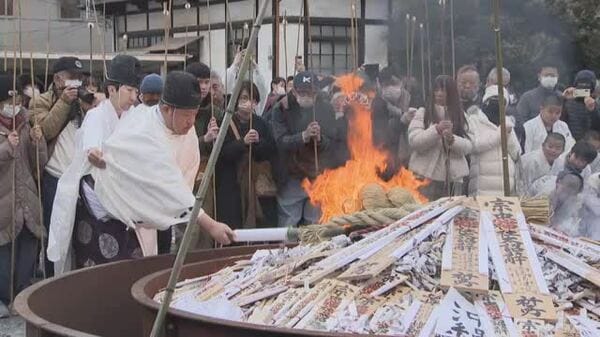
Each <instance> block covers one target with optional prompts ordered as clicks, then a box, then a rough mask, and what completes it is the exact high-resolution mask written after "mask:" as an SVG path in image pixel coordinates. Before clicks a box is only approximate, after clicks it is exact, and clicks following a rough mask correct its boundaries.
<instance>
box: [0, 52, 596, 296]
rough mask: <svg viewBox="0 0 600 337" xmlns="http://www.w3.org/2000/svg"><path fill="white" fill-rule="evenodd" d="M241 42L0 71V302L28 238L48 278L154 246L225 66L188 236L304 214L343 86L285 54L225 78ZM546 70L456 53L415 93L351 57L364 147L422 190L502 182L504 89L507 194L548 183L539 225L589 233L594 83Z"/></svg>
mask: <svg viewBox="0 0 600 337" xmlns="http://www.w3.org/2000/svg"><path fill="white" fill-rule="evenodd" d="M243 57H244V52H243V51H242V52H240V53H239V54H238V55H237V56H236V58H235V60H234V62H233V64H232V65H231V67H229V68H228V69H227V71H226V74H225V75H224V76H223V77H221V76H220V75H219V74H218V72H216V71H215V70H214V69H210V68H209V67H208V66H207V65H205V64H203V63H199V62H198V63H193V64H189V65H187V67H186V69H185V71H172V72H170V73H169V74H168V75H167V77H166V78H165V79H164V81H163V78H161V77H160V76H159V75H157V74H142V70H141V65H140V62H139V61H138V60H137V59H136V58H135V57H133V56H130V55H118V56H116V57H115V58H114V59H113V60H112V61H111V62H110V64H109V66H108V69H107V74H106V78H105V79H104V82H103V83H101V84H99V83H97V82H96V81H95V80H94V79H93V78H92V77H91V76H90V74H86V73H85V72H84V70H83V69H82V66H81V62H80V61H79V60H78V59H77V58H75V57H63V58H61V59H59V60H57V62H55V64H54V67H53V81H52V83H51V85H50V86H49V87H48V88H47V90H46V91H45V92H43V93H40V90H41V89H42V88H41V87H40V86H39V85H37V84H36V83H31V82H30V81H27V80H26V79H27V76H25V77H23V78H20V79H18V81H16V82H14V83H13V80H14V79H13V78H12V76H11V75H8V74H0V180H1V181H2V184H0V189H1V190H2V191H1V193H0V205H1V207H2V209H3V210H14V211H13V212H10V211H7V212H4V211H3V212H2V213H1V214H0V300H1V301H2V302H4V303H8V301H9V299H10V298H9V296H10V289H9V286H10V285H11V284H12V283H11V282H9V280H10V278H11V277H13V280H14V287H15V290H16V291H17V292H18V291H19V290H21V289H23V288H24V287H25V286H27V285H28V283H29V281H30V279H31V276H32V275H33V274H34V269H35V267H34V266H35V264H36V259H37V256H38V249H39V248H38V246H40V245H39V240H40V239H42V238H46V240H47V241H46V246H47V253H48V254H47V256H48V259H47V260H46V263H45V266H46V270H45V272H46V273H47V275H52V274H53V273H62V272H64V271H66V270H69V269H73V268H81V267H87V266H93V265H96V264H100V263H106V262H111V261H116V260H120V259H125V258H135V257H141V256H150V255H155V254H161V253H168V252H170V251H171V250H172V248H173V246H174V245H176V243H177V237H178V236H179V235H180V234H181V226H183V224H185V223H187V222H188V220H189V217H190V216H191V213H192V206H193V204H194V200H195V198H194V192H195V191H196V190H197V188H198V186H199V183H200V181H201V179H202V176H203V173H204V171H205V169H206V164H207V161H208V158H209V156H210V154H211V151H212V148H213V145H214V142H215V140H216V138H217V135H218V134H219V131H220V125H221V122H222V120H223V116H224V114H225V111H226V106H227V104H228V103H229V100H230V97H231V94H232V90H233V87H234V84H235V82H236V81H238V80H241V81H243V82H242V84H241V90H240V92H239V96H238V97H237V98H236V101H235V104H233V107H234V111H233V118H232V122H231V124H230V126H229V128H228V129H227V130H226V135H225V140H224V143H223V147H222V149H221V151H220V153H219V155H218V160H217V163H216V169H215V175H214V178H213V179H214V180H213V181H212V183H211V184H210V188H209V191H208V193H207V196H206V199H205V202H204V207H203V208H204V211H201V212H200V214H199V216H198V217H197V219H195V222H196V223H197V224H198V225H199V227H200V228H201V230H202V231H203V233H204V235H201V236H200V239H199V241H198V243H197V247H203V248H208V247H212V246H213V245H214V242H216V243H220V244H229V243H230V242H231V241H232V239H233V236H234V234H233V232H232V230H231V229H232V228H233V229H236V228H254V227H260V226H268V227H274V226H281V227H287V226H299V225H303V224H311V223H316V222H317V221H318V219H319V217H320V212H319V207H318V205H313V204H312V203H311V202H310V200H309V197H308V195H307V193H306V191H305V190H304V189H303V187H302V181H303V180H305V179H309V180H311V179H314V178H316V177H317V176H318V175H319V174H320V173H322V172H323V171H324V170H326V169H333V168H336V167H340V166H343V165H344V163H345V162H346V161H347V160H349V159H350V152H349V149H348V144H347V135H348V130H351V128H352V127H353V126H352V124H351V123H350V121H351V120H352V114H353V113H354V112H353V111H352V110H353V105H352V104H351V101H352V99H351V98H350V97H347V96H346V95H345V94H344V93H343V91H342V90H340V88H339V87H338V86H337V85H336V82H335V79H334V78H333V77H330V76H321V75H319V74H315V73H313V72H311V71H307V70H305V69H303V67H302V65H301V64H298V65H297V74H296V75H295V76H293V77H289V78H280V77H277V78H274V79H273V80H272V81H271V84H270V88H269V87H268V86H267V85H266V84H265V83H266V82H265V80H264V77H263V76H262V75H261V73H260V71H259V70H258V67H256V66H254V67H252V69H253V70H252V72H251V74H250V76H248V75H245V77H244V78H240V77H241V75H242V74H240V73H239V70H240V65H241V62H242V59H243ZM558 73H559V71H558V69H557V68H556V67H555V66H552V65H544V66H542V67H541V68H540V70H539V74H538V76H539V78H538V80H539V86H538V87H536V88H533V89H531V90H529V91H527V92H525V93H523V94H522V95H519V93H516V92H514V90H512V86H511V84H510V83H511V82H510V81H511V80H513V79H511V78H510V73H509V71H508V70H506V69H503V79H504V86H503V87H502V88H499V86H498V78H497V76H496V70H495V69H492V70H491V71H490V73H489V75H488V77H487V79H486V81H485V83H484V85H482V81H481V78H480V74H479V71H478V69H477V68H476V67H474V66H471V65H466V66H463V67H461V68H460V69H459V70H458V71H457V74H456V78H453V77H451V76H447V75H440V76H438V77H436V78H435V80H434V81H433V83H431V87H432V90H431V93H430V94H429V97H424V98H423V97H420V96H421V95H420V93H418V92H415V90H414V89H413V88H414V87H415V86H414V85H408V84H407V83H411V80H407V79H406V78H402V77H401V76H400V75H399V74H395V73H394V72H393V71H392V69H391V68H383V69H381V70H380V71H379V70H378V71H376V72H375V73H373V72H366V71H364V70H362V69H361V70H359V71H357V76H361V77H362V78H363V80H364V84H363V85H362V87H361V88H360V91H363V92H365V93H367V92H368V93H374V95H368V97H372V98H371V99H370V100H369V102H368V104H369V107H370V112H371V121H372V125H373V128H372V129H373V134H372V141H373V146H375V147H376V148H378V149H380V150H382V151H385V152H386V153H387V154H388V163H387V164H388V165H387V166H386V170H383V171H382V172H380V176H381V178H382V179H389V178H390V177H391V176H392V175H393V174H395V173H397V172H398V171H399V170H400V168H402V167H406V168H408V169H409V170H411V171H412V172H413V173H414V174H416V175H417V176H418V177H419V178H421V179H426V180H428V182H429V183H428V184H427V185H426V186H425V187H423V188H422V190H421V192H422V194H423V195H425V196H426V197H427V198H428V199H430V200H435V199H437V198H440V197H444V196H449V195H469V196H477V195H502V194H503V193H504V176H503V173H504V172H503V150H502V146H501V129H502V128H501V126H500V123H501V118H500V105H502V104H504V105H505V106H506V112H507V115H508V116H507V117H506V121H505V123H506V125H505V129H506V136H507V149H506V156H507V158H505V159H506V161H507V162H508V177H509V186H510V193H511V194H512V195H518V196H522V197H540V196H546V197H548V198H549V199H550V201H551V205H552V208H553V212H552V214H553V215H552V218H551V220H550V222H551V225H552V226H554V227H555V228H557V229H559V230H561V231H563V232H566V233H568V234H569V235H573V236H588V237H591V238H593V239H596V240H598V239H600V224H598V223H597V222H598V220H597V218H598V217H597V215H600V156H598V152H600V100H596V99H595V98H594V97H599V98H600V95H598V91H599V90H600V86H599V85H597V79H596V76H595V74H594V73H593V72H592V71H589V70H583V71H580V72H578V73H577V75H576V76H575V80H574V82H573V83H572V85H569V86H567V87H566V88H561V87H560V84H559V78H558ZM143 75H145V76H143ZM249 79H251V80H252V81H251V80H249ZM15 84H16V85H15ZM500 90H502V93H503V97H504V102H500V99H499V96H500V95H499V93H500ZM519 96H520V97H519ZM417 97H418V98H417ZM315 148H316V150H315ZM38 181H39V182H40V183H39V185H38ZM38 186H41V191H38ZM38 193H41V199H42V209H40V204H39V202H38ZM40 217H41V218H40ZM13 223H14V224H15V225H16V227H14V226H13ZM13 229H14V232H13ZM213 241H214V242H213ZM12 245H15V247H14V248H13V246H12ZM13 250H14V252H15V254H16V255H15V268H14V270H13V268H12V267H11V254H12V251H13Z"/></svg>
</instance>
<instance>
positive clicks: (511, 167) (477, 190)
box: [467, 85, 521, 196]
mask: <svg viewBox="0 0 600 337" xmlns="http://www.w3.org/2000/svg"><path fill="white" fill-rule="evenodd" d="M502 89H503V90H504V97H508V91H507V90H506V89H504V88H502ZM498 90H499V89H498V86H497V85H492V86H489V87H487V88H486V90H485V95H484V96H483V104H482V108H481V109H480V108H478V107H476V106H471V108H469V110H467V120H468V121H469V138H470V139H471V142H473V151H472V152H471V168H470V174H469V195H471V196H477V195H503V194H504V184H503V181H504V175H503V169H502V146H501V144H500V134H501V128H500V111H499V110H500V107H499V97H498ZM513 129H514V121H513V118H512V117H511V116H507V117H506V132H507V136H508V140H507V141H508V144H507V145H508V176H509V183H510V193H514V192H515V188H516V182H515V175H516V164H515V163H516V162H517V161H518V160H519V157H520V156H521V145H520V144H519V140H518V139H517V136H516V134H515V133H514V132H513Z"/></svg>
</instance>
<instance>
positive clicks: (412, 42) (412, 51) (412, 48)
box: [408, 16, 417, 81]
mask: <svg viewBox="0 0 600 337" xmlns="http://www.w3.org/2000/svg"><path fill="white" fill-rule="evenodd" d="M416 30H417V17H416V16H413V17H412V25H411V30H410V68H409V72H408V79H409V81H410V78H411V77H413V66H414V63H415V59H414V55H415V31H416Z"/></svg>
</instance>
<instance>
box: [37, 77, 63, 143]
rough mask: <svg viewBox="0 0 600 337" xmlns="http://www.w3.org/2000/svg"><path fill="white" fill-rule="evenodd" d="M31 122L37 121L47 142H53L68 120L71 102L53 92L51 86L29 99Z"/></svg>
mask: <svg viewBox="0 0 600 337" xmlns="http://www.w3.org/2000/svg"><path fill="white" fill-rule="evenodd" d="M29 108H30V110H31V112H32V116H31V124H33V123H34V122H36V121H37V122H38V123H39V124H40V126H41V127H42V131H43V132H44V137H45V138H46V141H48V143H49V144H54V143H55V142H56V138H57V137H58V135H59V134H60V132H61V131H62V130H63V129H64V128H65V126H66V125H67V123H68V122H69V112H70V111H71V104H69V103H67V102H66V101H63V100H62V99H61V98H60V97H57V96H56V95H55V94H54V90H53V86H51V87H50V89H48V91H46V92H45V93H43V94H41V95H40V96H39V97H36V98H35V102H34V100H31V103H30V107H29Z"/></svg>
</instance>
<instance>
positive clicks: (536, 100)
mask: <svg viewBox="0 0 600 337" xmlns="http://www.w3.org/2000/svg"><path fill="white" fill-rule="evenodd" d="M538 83H539V84H538V86H537V87H535V88H533V89H531V90H529V91H527V92H525V93H524V94H523V95H522V96H521V99H520V100H519V102H518V103H517V110H516V114H515V117H516V126H515V131H516V132H517V136H518V137H519V139H521V140H523V138H524V135H525V130H524V129H523V124H525V122H527V121H529V120H531V119H534V118H535V117H536V116H537V115H538V114H539V113H540V106H542V102H543V101H544V98H545V97H546V96H548V95H559V96H560V95H561V94H562V93H561V92H560V91H558V90H557V85H558V68H557V67H556V66H554V65H552V64H544V65H543V66H542V67H541V68H540V70H539V72H538ZM522 143H523V142H522Z"/></svg>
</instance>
